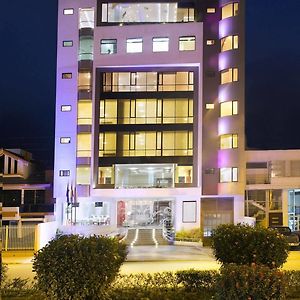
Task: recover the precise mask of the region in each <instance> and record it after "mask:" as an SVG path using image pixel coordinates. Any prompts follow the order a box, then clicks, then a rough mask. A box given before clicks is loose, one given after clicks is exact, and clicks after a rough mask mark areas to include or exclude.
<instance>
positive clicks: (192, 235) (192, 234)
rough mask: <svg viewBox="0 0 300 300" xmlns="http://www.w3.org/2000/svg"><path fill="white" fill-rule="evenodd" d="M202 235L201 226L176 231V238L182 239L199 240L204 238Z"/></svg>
mask: <svg viewBox="0 0 300 300" xmlns="http://www.w3.org/2000/svg"><path fill="white" fill-rule="evenodd" d="M202 236H203V235H202V231H201V229H200V228H193V229H189V230H185V229H182V230H180V231H177V232H176V239H177V240H181V241H195V242H199V241H200V240H201V239H202Z"/></svg>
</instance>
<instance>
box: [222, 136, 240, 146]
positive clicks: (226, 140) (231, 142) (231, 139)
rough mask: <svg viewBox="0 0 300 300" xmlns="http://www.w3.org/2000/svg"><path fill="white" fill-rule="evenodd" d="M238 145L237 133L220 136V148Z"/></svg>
mask: <svg viewBox="0 0 300 300" xmlns="http://www.w3.org/2000/svg"><path fill="white" fill-rule="evenodd" d="M237 147H238V135H237V134H224V135H221V137H220V149H232V148H237Z"/></svg>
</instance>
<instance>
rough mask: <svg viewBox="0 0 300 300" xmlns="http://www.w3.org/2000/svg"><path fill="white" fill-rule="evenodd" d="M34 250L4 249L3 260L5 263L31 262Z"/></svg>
mask: <svg viewBox="0 0 300 300" xmlns="http://www.w3.org/2000/svg"><path fill="white" fill-rule="evenodd" d="M33 253H34V252H33V251H7V252H5V251H3V252H2V253H1V254H2V262H3V263H5V264H31V263H32V259H33Z"/></svg>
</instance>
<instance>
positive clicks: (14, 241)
mask: <svg viewBox="0 0 300 300" xmlns="http://www.w3.org/2000/svg"><path fill="white" fill-rule="evenodd" d="M1 231H2V232H1V234H2V251H12V250H34V245H35V225H6V226H3V227H2V229H1Z"/></svg>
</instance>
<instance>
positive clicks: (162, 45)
mask: <svg viewBox="0 0 300 300" xmlns="http://www.w3.org/2000/svg"><path fill="white" fill-rule="evenodd" d="M152 42H153V52H168V51H169V38H167V37H155V38H153V39H152Z"/></svg>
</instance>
